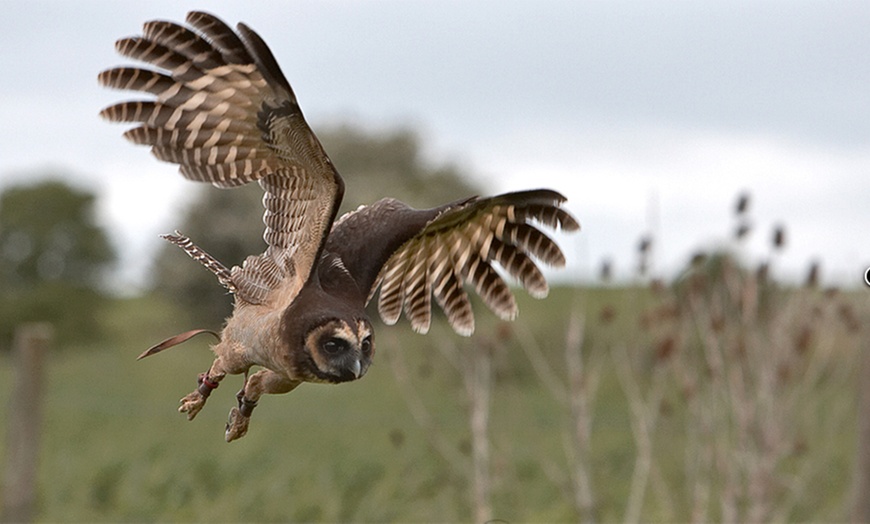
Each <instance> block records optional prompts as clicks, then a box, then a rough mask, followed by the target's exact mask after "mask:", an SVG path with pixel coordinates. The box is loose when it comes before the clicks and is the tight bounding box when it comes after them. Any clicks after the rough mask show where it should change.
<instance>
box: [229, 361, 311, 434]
mask: <svg viewBox="0 0 870 524" xmlns="http://www.w3.org/2000/svg"><path fill="white" fill-rule="evenodd" d="M299 384H301V382H299V381H296V380H290V379H288V378H287V377H285V376H284V375H279V374H278V373H275V372H274V371H272V370H269V369H262V370H260V371H258V372H256V373H254V374H253V375H251V376H250V377H248V379H247V380H246V381H245V386H244V387H243V388H242V390H241V391H239V393H238V394H237V395H236V398H238V399H239V407H237V408H233V409H232V410H230V417H229V420H228V421H227V431H226V439H227V442H232V441H234V440H236V439H238V438H242V437H244V436H245V434H246V433H247V432H248V424H249V423H250V421H251V413H253V411H254V408H255V407H257V402H258V401H259V400H260V397H261V396H262V395H264V394H272V395H277V394H280V393H289V392H290V391H293V389H295V388H296V386H298V385H299Z"/></svg>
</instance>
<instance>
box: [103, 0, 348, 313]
mask: <svg viewBox="0 0 870 524" xmlns="http://www.w3.org/2000/svg"><path fill="white" fill-rule="evenodd" d="M187 23H188V24H189V25H190V26H191V28H187V27H184V26H181V25H178V24H175V23H173V22H167V21H152V22H148V23H146V24H145V26H144V28H143V34H142V36H137V37H130V38H123V39H121V40H119V41H118V42H117V43H116V49H117V50H118V52H119V53H120V54H121V55H123V56H126V57H128V58H132V59H135V60H139V61H142V62H145V63H147V64H150V65H151V66H153V67H154V68H156V70H152V69H147V68H139V67H130V66H123V67H116V68H113V69H109V70H107V71H104V72H102V73H100V75H99V81H100V83H101V84H103V85H105V86H108V87H113V88H118V89H125V90H133V91H142V92H145V93H150V94H151V95H154V96H155V99H153V100H135V101H127V102H121V103H118V104H115V105H112V106H109V107H107V108H105V109H103V111H102V112H101V113H100V114H101V115H102V116H103V117H104V118H106V119H108V120H111V121H114V122H136V123H139V124H140V125H138V126H137V127H134V128H133V129H130V130H128V131H127V132H126V133H125V134H124V136H125V137H126V138H127V139H129V140H130V141H132V142H133V143H135V144H142V145H148V146H151V151H152V153H153V154H154V155H155V156H156V157H157V158H159V159H161V160H165V161H168V162H172V163H176V164H178V165H179V170H180V172H181V174H182V175H183V176H185V177H186V178H188V179H190V180H194V181H199V182H209V183H211V184H214V185H215V186H218V187H222V188H230V187H236V186H239V185H243V184H247V183H249V182H254V181H257V182H259V184H260V185H261V187H262V188H263V189H264V191H265V196H264V199H263V204H264V207H265V208H266V209H265V214H264V217H263V221H264V224H265V226H266V228H265V233H264V238H265V240H266V243H267V245H268V246H269V248H268V250H267V251H266V253H264V254H263V255H260V256H259V257H251V258H249V259H248V260H247V261H246V263H245V265H244V266H243V267H242V268H234V270H233V271H232V278H233V280H234V284H235V287H236V288H238V289H237V291H236V293H237V294H238V295H239V296H241V297H242V298H244V299H246V300H248V301H249V302H254V303H260V302H262V301H263V300H264V299H265V298H264V297H266V296H267V295H268V292H269V290H271V289H274V288H275V287H276V286H277V285H279V284H280V283H281V281H282V278H281V277H291V276H296V277H297V278H301V279H303V280H304V279H305V278H307V276H308V275H309V274H310V271H311V269H312V267H313V266H314V263H315V261H316V260H317V259H318V257H319V254H320V252H321V250H322V246H323V242H324V239H325V237H326V234H327V232H328V231H329V229H330V227H331V224H332V221H333V219H334V218H335V211H336V210H337V208H338V204H339V202H340V200H341V197H342V193H343V183H342V180H341V177H340V176H339V175H338V173H337V172H336V170H335V168H334V167H333V165H332V163H331V162H330V160H329V158H328V157H327V156H326V153H325V152H324V151H323V148H322V146H321V145H320V142H319V141H318V140H317V137H316V136H315V135H314V133H313V132H312V131H311V129H310V128H309V127H308V124H307V123H306V122H305V119H304V117H303V115H302V112H301V110H300V109H299V106H298V104H297V102H296V97H295V95H294V94H293V90H292V88H291V87H290V84H289V83H288V82H287V80H286V78H285V77H284V75H283V73H282V72H281V69H280V68H279V66H278V64H277V62H276V61H275V58H274V56H273V55H272V53H271V51H270V50H269V48H268V47H267V46H266V44H265V43H264V42H263V40H262V39H261V38H260V37H259V36H258V35H257V34H256V33H255V32H254V31H252V30H251V29H249V28H248V27H247V26H245V25H244V24H239V25H238V32H235V31H233V30H232V29H231V28H230V27H228V26H227V25H226V24H224V23H223V22H222V21H221V20H219V19H218V18H216V17H214V16H212V15H209V14H207V13H202V12H191V13H189V14H188V16H187ZM289 252H292V253H294V256H293V257H292V260H291V258H290V257H289V256H287V255H288V253H289ZM276 271H277V273H276ZM259 272H262V273H264V274H263V275H258V273H259ZM276 274H277V275H278V277H276ZM264 286H265V288H264ZM246 289H248V290H250V293H245V290H246Z"/></svg>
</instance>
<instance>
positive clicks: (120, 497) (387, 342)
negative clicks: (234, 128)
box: [0, 288, 857, 522]
mask: <svg viewBox="0 0 870 524" xmlns="http://www.w3.org/2000/svg"><path fill="white" fill-rule="evenodd" d="M517 298H518V301H519V306H520V316H519V318H518V319H517V321H516V322H515V323H512V324H509V325H508V326H509V327H505V325H504V324H502V323H500V322H497V321H496V320H495V319H494V317H493V315H491V314H490V313H489V312H488V311H485V308H483V307H481V304H479V303H477V304H475V311H476V313H477V314H476V316H477V320H478V329H477V332H476V334H475V335H474V336H473V337H472V338H470V339H461V338H460V337H458V336H455V335H452V334H450V333H448V332H447V330H446V329H445V328H444V326H443V325H441V324H436V325H434V326H433V329H432V332H431V333H430V334H429V335H427V336H420V335H416V334H414V333H412V332H411V330H410V328H409V327H408V325H407V323H405V321H404V320H402V321H401V322H400V324H399V326H397V327H392V328H385V327H384V326H378V328H377V338H376V347H377V357H376V359H375V364H374V365H373V366H372V368H371V369H370V370H369V373H368V375H367V376H366V377H365V378H364V379H363V380H361V381H359V382H356V383H351V384H345V385H341V386H325V385H309V384H306V385H303V386H302V387H300V388H298V389H297V390H296V391H294V392H292V393H291V394H289V395H282V396H274V397H273V396H269V397H266V398H264V399H263V400H262V401H261V402H260V406H259V407H258V408H257V410H256V412H255V414H254V417H253V419H252V422H251V429H250V432H249V433H248V435H247V436H246V437H244V438H243V439H241V440H239V441H237V442H234V443H232V444H227V443H225V442H224V438H223V429H224V423H225V420H226V415H227V413H228V411H229V409H230V407H232V406H233V405H234V404H235V393H236V391H237V390H238V389H239V388H240V387H241V378H240V377H229V378H228V379H227V380H225V381H224V382H223V384H222V387H221V388H219V389H218V390H216V391H215V392H214V394H213V395H212V396H211V398H210V399H209V402H208V405H207V406H206V407H205V409H204V410H203V412H202V413H200V414H199V416H198V417H197V419H196V420H195V421H193V422H187V421H186V420H185V418H184V417H183V416H182V415H180V414H178V413H176V411H175V409H176V406H177V403H178V399H179V398H180V397H182V396H183V395H185V394H186V393H188V392H189V391H190V390H192V389H193V388H194V387H195V379H196V375H197V373H199V372H201V371H204V370H205V369H206V368H207V366H208V365H209V363H210V361H211V355H210V353H209V352H208V351H207V345H208V342H209V341H208V340H207V338H206V337H203V338H202V339H194V340H193V341H191V342H188V343H187V344H185V345H184V346H181V347H179V348H177V349H173V350H171V351H168V352H166V353H163V354H161V355H159V356H156V357H152V358H149V359H146V360H144V361H139V362H137V361H136V360H135V357H136V355H137V354H138V353H139V352H140V351H142V350H143V349H144V348H146V347H148V346H149V345H151V344H152V343H154V342H156V341H159V340H161V339H163V338H165V337H166V336H169V335H173V334H175V333H177V332H179V331H182V330H185V329H189V328H192V327H206V326H190V325H184V324H180V322H179V320H178V319H179V318H180V317H181V315H179V314H178V312H177V311H175V310H174V309H173V306H172V304H169V303H164V302H160V301H158V300H157V299H154V298H148V297H146V298H137V299H129V300H119V301H118V302H117V304H116V307H114V308H111V311H110V313H109V317H108V318H105V319H103V321H104V322H105V323H106V325H107V327H109V328H110V332H111V333H112V335H111V336H110V337H108V338H107V340H106V343H105V344H104V345H100V346H96V347H59V348H56V351H53V352H52V354H51V355H50V360H49V363H48V377H47V380H46V390H45V396H46V398H45V406H46V409H45V417H44V421H43V434H42V457H41V463H40V470H39V471H40V473H39V484H40V496H39V506H38V513H37V518H38V520H39V521H44V522H84V521H88V522H118V521H137V522H139V521H142V522H149V521H175V522H179V521H185V522H186V521H197V522H202V521H219V522H228V521H257V522H260V521H469V520H472V519H473V508H472V502H471V498H470V495H469V492H470V491H471V482H472V481H471V475H470V471H471V456H470V455H471V444H470V442H471V441H470V430H469V423H468V397H467V395H466V390H465V388H464V386H463V382H462V377H461V374H460V372H459V371H458V370H457V369H456V367H454V363H451V362H450V361H448V358H447V356H446V355H447V354H449V353H445V352H444V351H442V350H441V349H439V347H438V346H437V344H443V343H444V341H445V340H446V341H447V344H448V345H455V347H456V348H457V350H459V351H466V352H467V351H473V350H475V349H477V350H482V349H481V347H483V346H484V345H487V344H490V345H492V344H494V345H495V350H494V356H493V377H494V380H493V389H492V393H491V415H490V427H489V437H490V444H491V450H490V454H491V456H490V458H491V462H490V471H491V474H492V506H493V517H494V518H496V519H503V520H504V521H539V522H542V521H549V522H551V521H576V520H577V519H578V518H579V515H578V513H577V510H576V509H575V507H574V505H573V504H572V501H571V496H570V490H571V484H570V482H569V479H570V469H569V468H570V463H571V455H572V451H571V450H570V446H566V442H568V440H567V438H566V435H567V434H568V432H569V430H570V427H571V421H570V417H569V416H568V414H567V411H566V408H565V405H564V404H563V403H560V402H559V401H558V400H557V399H556V398H555V397H554V395H553V394H552V393H551V389H550V388H549V387H548V385H547V384H545V383H544V381H543V380H542V379H541V377H540V376H539V375H538V374H537V373H535V372H534V371H533V368H532V365H531V364H530V361H529V359H528V358H527V356H526V352H524V351H523V350H522V347H521V345H522V344H526V345H529V344H533V345H535V347H536V348H538V349H539V350H540V352H541V355H542V356H543V358H544V362H545V363H547V364H548V365H549V366H550V368H551V371H553V373H554V376H555V377H558V378H559V379H560V380H565V374H564V363H563V362H564V358H563V352H564V347H565V333H566V327H567V325H568V322H569V317H570V316H571V315H578V314H582V315H583V316H584V318H585V319H586V331H585V343H584V346H583V350H584V359H585V360H584V362H585V363H586V364H588V365H590V366H592V368H591V369H598V370H600V379H599V381H598V387H597V388H596V390H595V395H594V397H593V400H594V402H593V404H592V406H591V410H592V411H591V415H592V416H591V422H592V426H591V434H590V435H591V436H590V438H591V441H590V446H589V450H588V453H589V455H588V456H589V457H590V461H591V462H590V464H589V467H588V469H589V471H590V472H591V484H592V489H593V493H594V497H595V515H596V516H597V517H598V518H599V519H601V520H605V521H615V520H622V519H623V518H624V517H625V511H626V504H627V500H628V498H629V496H630V491H631V482H632V474H633V471H634V468H635V458H636V442H635V439H634V437H633V436H632V435H633V434H632V413H631V411H630V408H629V404H628V402H627V400H626V394H625V390H624V384H623V383H622V382H621V381H620V378H619V376H618V366H616V365H615V364H614V363H615V362H616V361H617V359H618V358H620V356H619V355H621V354H622V353H615V351H617V349H618V350H619V351H620V352H621V351H625V352H626V353H627V354H628V353H632V354H633V355H634V356H633V357H631V358H636V359H637V360H636V361H637V362H639V363H640V369H642V370H643V369H646V368H648V369H649V373H650V377H651V376H652V374H653V368H654V367H655V365H656V364H655V362H654V360H653V357H652V355H653V354H654V353H653V352H652V351H650V349H649V348H650V343H651V341H650V340H649V339H647V338H645V337H644V336H643V335H642V334H638V333H639V332H640V330H639V329H638V318H640V317H641V313H640V312H641V310H642V309H643V308H644V307H646V306H647V305H648V303H649V302H650V301H651V300H652V299H651V297H650V296H649V292H647V291H645V290H638V289H630V288H595V289H585V290H577V289H572V288H557V289H554V290H553V291H552V292H551V294H550V296H549V297H548V298H547V299H546V300H544V301H535V300H532V299H529V298H528V297H527V296H526V295H524V294H523V293H521V292H519V293H517ZM602 311H604V313H603V314H602ZM581 312H582V313H581ZM611 316H612V317H613V319H612V320H611V319H610V317H611ZM208 327H215V326H208ZM477 346H480V347H477ZM615 348H616V349H615ZM619 348H621V349H619ZM396 358H401V361H400V362H401V365H402V366H405V367H406V368H407V370H409V376H410V378H411V379H412V381H413V393H414V394H415V395H418V396H419V400H420V401H422V403H423V406H424V407H425V412H426V413H427V414H428V415H429V416H431V418H432V420H433V421H434V422H435V423H436V429H434V430H433V429H431V428H428V429H424V428H423V427H421V426H420V425H419V424H418V423H417V422H416V421H415V419H414V417H413V416H412V414H411V412H410V410H409V408H408V403H407V402H406V400H405V398H404V397H405V396H406V395H407V391H406V390H404V389H402V387H401V385H400V384H399V383H398V382H397V380H396V378H395V374H394V365H396V362H395V361H394V360H392V359H396ZM842 359H843V360H844V364H845V365H846V366H848V368H844V369H845V371H842V370H832V371H831V372H830V373H829V379H828V380H822V381H820V382H819V383H818V384H816V385H815V386H814V388H815V390H814V398H815V399H816V401H815V402H813V403H810V404H808V405H807V406H806V410H807V413H806V420H808V421H814V424H815V425H817V426H819V427H820V428H823V427H829V426H831V425H833V426H834V427H833V428H832V430H831V431H819V432H813V431H808V432H807V433H806V435H805V440H804V442H803V444H802V445H803V446H804V447H803V448H802V451H801V454H802V455H800V454H796V455H795V457H796V458H795V459H794V461H795V467H794V468H792V469H794V471H803V472H804V473H805V474H807V475H810V474H811V475H812V478H811V479H810V481H811V482H812V484H811V488H810V489H805V490H803V491H801V492H800V499H799V500H796V501H793V502H792V503H790V504H789V505H787V507H788V508H789V509H788V510H787V513H786V514H785V515H782V516H783V517H785V519H787V520H843V519H846V518H847V517H848V514H849V500H850V499H849V496H850V492H849V490H850V486H851V478H852V472H851V469H850V468H851V462H852V460H853V456H854V450H855V438H854V435H855V413H856V409H857V407H856V393H855V392H856V380H857V374H856V372H855V368H856V366H855V365H854V363H855V355H842ZM595 366H598V367H597V368H596V367H595ZM644 366H646V368H644ZM11 372H12V371H11V361H10V356H9V355H2V356H0V384H2V385H3V387H2V388H0V406H2V409H3V410H4V411H3V412H2V415H3V416H4V418H5V417H6V415H7V412H8V410H9V409H10V408H11V406H9V403H8V396H9V392H10V391H9V390H10V387H9V385H10V384H11ZM698 372H699V374H701V373H703V370H698ZM645 380H646V379H645V378H642V379H641V383H640V386H641V387H645ZM681 406H682V405H681V403H680V401H679V390H678V388H677V387H675V386H674V387H671V386H666V387H665V388H664V393H663V395H662V401H661V402H660V403H659V407H660V408H661V409H660V415H659V417H658V424H657V426H656V433H655V435H656V438H655V440H654V455H655V457H656V462H655V467H654V468H653V472H652V475H651V477H650V488H649V489H648V492H647V493H646V495H645V496H644V497H643V499H642V505H641V509H642V511H641V516H642V520H672V519H677V520H686V519H687V518H688V515H689V505H690V498H689V497H687V496H685V494H686V493H689V492H690V491H691V489H690V488H691V486H686V484H687V482H690V480H687V478H686V475H685V468H684V467H683V466H682V464H683V462H685V460H686V454H687V453H688V452H689V450H688V448H687V443H686V438H685V436H684V433H685V428H686V427H687V424H689V423H690V421H689V420H687V417H688V412H687V411H686V410H685V409H683V408H682V407H681ZM426 431H435V432H437V434H438V435H437V436H438V438H441V439H443V440H444V441H445V442H447V443H448V444H449V446H450V447H451V450H452V452H451V453H453V452H455V457H459V458H460V461H461V462H460V463H461V464H462V465H461V467H460V468H457V467H456V464H455V463H451V462H449V461H448V460H446V459H445V457H444V456H443V455H442V454H441V453H439V452H436V450H435V449H434V448H433V447H432V446H431V444H430V439H429V438H427V434H426ZM5 438H6V437H5V432H0V439H5ZM0 444H2V442H0ZM0 449H2V447H0ZM810 454H819V455H818V456H819V459H818V461H817V462H818V463H819V464H823V466H816V465H813V466H812V467H811V468H809V469H804V470H799V469H797V468H798V465H797V462H798V461H799V460H800V457H801V456H807V455H810ZM451 456H453V455H451ZM462 461H464V462H462ZM789 468H790V466H789V464H785V465H784V467H783V471H784V472H785V473H790V472H792V471H791V470H790V469H789ZM785 473H784V474H785ZM661 491H665V492H668V493H670V495H669V494H668V493H661ZM663 501H669V502H667V503H665V502H663ZM716 504H717V502H716V501H715V500H714V501H712V502H711V505H712V506H713V507H714V508H715V506H716ZM710 515H711V517H712V518H714V519H715V518H718V513H716V510H715V509H714V510H713V512H712V513H711V514H710Z"/></svg>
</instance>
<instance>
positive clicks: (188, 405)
mask: <svg viewBox="0 0 870 524" xmlns="http://www.w3.org/2000/svg"><path fill="white" fill-rule="evenodd" d="M196 384H197V386H196V389H195V390H193V391H191V392H190V393H188V395H187V396H186V397H184V398H183V399H181V406H179V408H178V412H179V413H187V420H193V418H194V417H195V416H196V414H197V413H199V412H200V410H201V409H202V408H203V406H205V401H206V399H208V396H209V395H211V392H212V391H213V390H215V389H217V387H218V382H216V381H213V380H210V379H209V378H208V373H200V374H199V377H197V379H196Z"/></svg>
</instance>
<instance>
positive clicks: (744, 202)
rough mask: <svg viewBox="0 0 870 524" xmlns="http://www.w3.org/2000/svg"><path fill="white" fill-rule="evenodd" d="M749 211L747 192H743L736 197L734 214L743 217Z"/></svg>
mask: <svg viewBox="0 0 870 524" xmlns="http://www.w3.org/2000/svg"><path fill="white" fill-rule="evenodd" d="M747 211H749V192H748V191H744V192H742V193H740V194H739V195H737V205H736V206H734V214H736V215H737V216H740V215H745V214H746V212H747Z"/></svg>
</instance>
